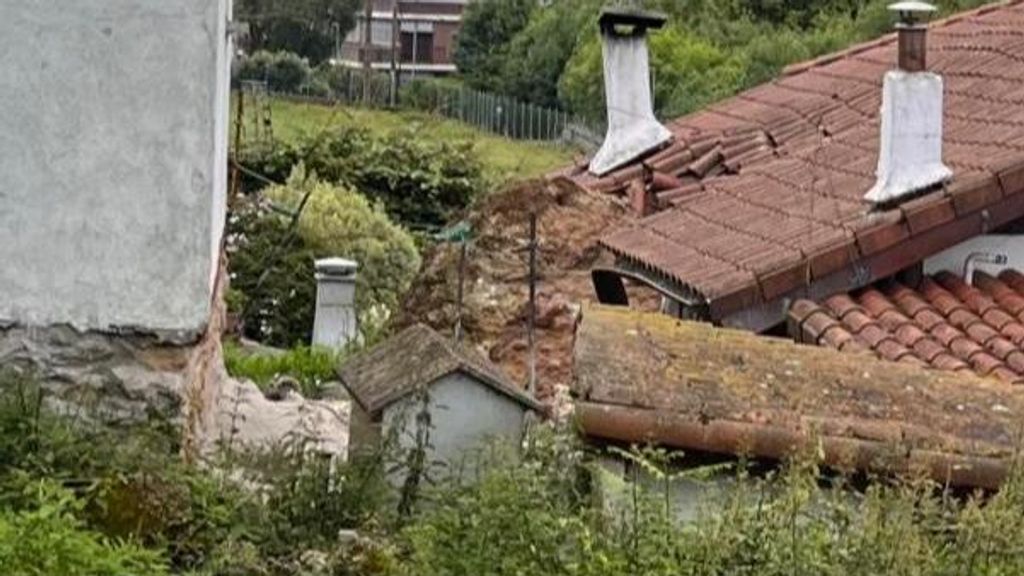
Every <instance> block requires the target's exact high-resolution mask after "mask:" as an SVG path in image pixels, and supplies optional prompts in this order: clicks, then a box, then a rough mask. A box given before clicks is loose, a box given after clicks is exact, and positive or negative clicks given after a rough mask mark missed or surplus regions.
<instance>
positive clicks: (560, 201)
mask: <svg viewBox="0 0 1024 576" xmlns="http://www.w3.org/2000/svg"><path fill="white" fill-rule="evenodd" d="M532 211H535V212H536V213H537V238H538V243H539V244H540V248H539V250H538V271H539V283H538V285H537V297H538V311H537V333H536V335H537V339H536V342H537V372H538V389H537V396H538V397H540V398H548V397H550V396H551V395H552V394H553V392H554V391H555V389H556V388H559V387H563V388H564V387H568V386H569V384H570V381H571V380H572V374H571V369H572V362H571V358H572V339H573V331H574V328H575V323H576V310H577V304H578V303H579V302H586V301H591V300H593V299H594V289H593V285H592V283H591V269H592V268H593V267H594V266H596V265H600V264H611V258H610V256H608V255H607V254H603V253H602V251H601V250H599V249H598V247H597V239H598V238H599V237H600V236H601V234H603V233H604V232H605V231H607V230H608V229H609V228H611V227H613V226H615V225H617V224H619V223H621V222H623V221H625V220H628V219H630V218H631V216H630V215H629V214H628V213H627V211H626V210H624V209H623V207H622V206H621V205H619V204H618V203H616V202H615V201H614V199H613V198H611V197H606V196H600V195H595V194H589V193H587V192H586V191H584V190H581V189H580V188H579V187H577V186H572V185H566V184H565V183H542V182H527V183H523V184H520V185H516V186H510V187H508V188H505V189H502V190H497V191H495V192H493V193H490V194H488V195H487V196H486V197H485V198H483V199H482V200H481V201H480V202H479V203H478V204H477V205H476V206H474V208H473V210H472V212H471V213H470V214H468V215H467V218H468V220H469V222H470V223H471V225H472V227H473V231H474V234H475V236H474V238H473V240H472V242H471V243H470V245H469V257H468V260H467V267H466V269H467V272H466V283H465V309H464V316H463V318H464V328H465V330H466V339H467V341H471V342H472V343H473V344H475V345H477V346H479V347H480V348H481V349H482V350H486V351H487V354H488V357H489V358H490V359H491V360H492V361H493V362H494V363H495V364H497V365H499V366H500V367H501V368H502V370H503V371H504V372H505V373H506V374H508V375H509V376H510V377H511V378H512V379H513V380H515V381H516V382H521V383H525V382H526V381H527V373H528V370H527V366H528V360H527V358H528V348H527V337H526V314H527V303H528V299H529V295H528V283H527V274H528V271H529V263H528V258H529V253H528V252H527V251H526V250H525V247H526V245H527V242H528V239H529V216H530V212H532ZM458 252H459V251H458V249H457V248H456V247H452V246H446V245H437V246H433V247H431V248H429V249H428V250H427V251H426V253H425V254H424V257H423V268H422V271H421V272H420V275H419V278H418V279H417V281H416V282H415V283H414V284H413V286H412V288H411V290H410V293H409V295H408V297H407V298H406V301H405V303H404V304H403V306H402V309H401V310H400V312H399V317H398V318H397V319H396V324H397V325H398V326H409V325H411V324H414V323H416V322H418V321H422V322H425V323H427V324H429V325H430V326H432V327H434V328H435V329H439V330H442V331H443V330H450V329H451V327H452V326H454V325H455V318H456V306H455V301H456V294H457V293H458V288H457V284H458V259H459V258H458Z"/></svg>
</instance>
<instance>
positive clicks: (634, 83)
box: [590, 8, 672, 176]
mask: <svg viewBox="0 0 1024 576" xmlns="http://www.w3.org/2000/svg"><path fill="white" fill-rule="evenodd" d="M598 22H599V24H600V26H601V39H602V43H603V44H602V53H603V54H604V92H605V100H606V104H607V108H608V132H607V134H606V136H605V139H604V144H602V145H601V149H600V150H599V151H598V152H597V154H596V155H595V156H594V158H593V159H592V160H591V161H590V171H591V172H593V173H594V174H596V175H598V176H602V175H604V174H607V173H608V172H611V171H612V170H615V169H616V168H619V167H621V166H623V165H625V164H628V163H629V162H630V161H632V160H635V159H636V158H637V157H639V156H641V155H643V154H644V153H646V152H649V151H651V150H653V149H655V148H657V147H658V146H660V145H662V144H663V143H665V142H667V141H668V140H670V139H671V138H672V133H671V132H669V131H668V129H667V128H665V127H664V126H662V125H661V123H659V122H658V120H657V119H656V118H655V117H654V106H653V101H652V98H651V75H650V56H649V54H648V51H647V30H649V29H656V28H660V27H661V26H662V25H664V23H665V17H664V16H663V15H661V14H652V13H647V12H639V11H635V10H628V9H612V8H606V9H605V10H604V11H602V13H601V18H600V20H599V21H598Z"/></svg>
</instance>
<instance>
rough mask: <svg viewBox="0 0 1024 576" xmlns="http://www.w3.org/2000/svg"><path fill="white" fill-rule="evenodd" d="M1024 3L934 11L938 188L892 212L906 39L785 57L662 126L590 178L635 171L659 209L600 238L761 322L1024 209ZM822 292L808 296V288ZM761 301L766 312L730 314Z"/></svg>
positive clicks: (654, 271)
mask: <svg viewBox="0 0 1024 576" xmlns="http://www.w3.org/2000/svg"><path fill="white" fill-rule="evenodd" d="M1022 30H1024V6H1022V5H1021V4H1020V2H1019V1H1018V2H1011V3H1008V4H1000V5H994V6H987V7H984V8H981V9H978V10H975V11H972V12H966V13H963V14H960V15H957V16H955V17H953V18H950V19H947V20H944V21H940V22H936V23H935V24H933V25H932V26H931V27H930V31H929V37H930V40H929V46H928V49H929V62H930V65H929V68H930V69H931V70H934V71H935V72H938V73H940V74H941V75H942V76H943V78H944V81H945V95H946V98H945V118H944V125H945V129H944V151H943V160H944V162H945V163H946V164H947V165H948V166H949V167H950V168H951V169H952V170H953V171H954V178H953V180H952V181H951V182H949V183H947V184H946V185H945V186H944V187H943V188H942V189H941V190H939V191H938V192H935V193H931V194H927V195H925V196H923V197H920V198H917V199H914V200H910V201H907V202H904V203H902V204H901V205H900V206H897V207H892V208H889V209H887V210H872V209H871V206H870V205H869V204H867V203H865V202H864V200H863V196H864V194H865V192H867V191H868V190H869V189H870V188H871V187H872V185H873V184H874V182H875V179H876V178H875V173H874V172H875V168H876V164H877V160H878V149H879V132H878V131H879V107H880V103H881V95H882V90H881V87H882V78H883V75H884V74H885V72H886V71H888V70H891V69H892V68H893V67H894V65H895V62H896V37H895V35H889V36H886V37H884V38H881V39H879V40H876V41H873V42H869V43H866V44H862V45H859V46H855V47H853V48H850V49H848V50H845V51H843V52H840V53H837V54H833V55H830V56H827V57H823V58H820V59H818V60H815V61H812V62H808V63H805V64H801V65H798V66H794V67H791V68H790V69H788V70H787V71H786V72H785V73H784V74H783V76H782V77H780V78H779V79H777V80H775V81H773V82H770V83H768V84H765V85H762V86H759V87H756V88H754V89H752V90H749V91H747V92H744V93H742V94H740V95H738V96H736V97H734V98H731V99H728V100H726V101H723V102H721V103H718V104H715V105H712V106H709V107H708V108H706V109H704V110H702V111H700V112H697V113H694V114H692V115H689V116H686V117H683V118H680V119H678V120H676V121H675V122H673V123H671V124H669V125H668V127H669V129H670V130H671V131H672V132H673V133H674V136H675V141H674V142H673V143H672V144H671V145H670V146H669V147H668V148H666V149H664V150H663V151H660V152H658V153H656V154H654V155H652V156H650V157H648V158H646V159H643V160H640V161H637V162H634V163H632V164H631V165H628V166H626V167H624V168H622V169H619V170H616V171H615V172H612V173H611V174H608V175H607V176H604V177H601V178H597V177H595V176H593V175H592V174H589V173H587V172H586V171H585V168H583V167H580V166H576V167H572V168H569V169H566V170H564V171H562V172H561V173H559V174H558V175H557V176H559V177H562V178H567V179H569V180H571V181H572V182H574V183H576V184H577V185H579V186H582V187H584V188H586V189H588V190H590V191H592V192H596V193H607V194H610V195H615V196H619V195H623V194H626V193H627V191H628V190H629V188H630V186H631V185H633V184H634V183H636V182H640V183H641V184H642V185H643V186H645V187H646V189H648V190H650V191H653V193H654V194H655V198H656V204H657V208H658V209H659V210H660V212H657V213H655V214H653V215H651V216H649V217H647V218H644V219H642V220H639V221H638V222H636V223H635V224H628V225H626V226H623V227H621V228H620V229H618V230H615V231H613V232H611V233H610V234H608V235H607V236H604V237H603V239H602V244H603V245H604V246H605V247H606V248H607V249H608V250H610V251H611V252H612V253H613V254H614V255H615V256H616V257H617V258H618V259H619V261H620V262H621V263H623V264H625V265H628V266H630V267H631V269H634V270H639V271H642V272H643V273H646V274H649V275H651V276H656V277H658V279H664V280H667V281H670V282H672V283H674V284H675V285H676V286H677V291H679V292H685V293H690V294H692V295H693V296H694V297H696V298H698V299H700V300H702V301H704V302H706V303H707V305H708V310H709V315H710V317H711V319H712V320H715V321H719V322H722V323H724V324H727V325H736V326H744V327H748V328H751V329H757V330H761V329H765V328H767V327H769V326H771V325H773V324H775V323H777V322H778V321H781V320H782V319H783V318H784V316H785V311H786V310H785V306H784V305H783V302H784V300H785V299H787V298H794V297H801V296H802V295H803V292H806V291H808V290H809V287H812V286H814V285H815V284H819V285H821V284H828V285H829V290H830V291H831V292H832V293H834V292H837V291H844V290H849V289H853V288H858V287H861V286H865V285H867V284H869V283H871V282H873V281H875V280H877V279H880V278H883V277H885V276H888V275H890V274H892V273H894V272H896V271H898V270H899V269H901V268H903V267H906V266H908V265H910V264H913V263H916V262H918V261H920V260H921V259H923V258H924V257H926V256H928V255H931V254H934V253H936V252H938V251H941V250H942V249H945V248H947V247H949V246H951V245H953V244H956V243H958V242H960V241H962V240H964V239H967V238H970V237H971V236H974V235H977V234H979V233H982V232H984V231H986V230H991V229H994V228H996V227H998V226H1000V225H1002V224H1004V223H1006V222H1008V221H1012V220H1014V219H1017V218H1019V217H1021V216H1024V146H1022V142H1024V128H1022V119H1024V61H1021V60H1020V59H1019V58H1017V57H1016V56H1015V54H1016V53H1017V52H1018V51H1019V49H1020V46H1021V31H1022ZM812 296H814V295H813V294H812ZM754 308H759V309H760V312H761V313H763V319H762V321H761V322H751V321H750V319H749V318H743V319H739V318H734V317H732V316H733V315H737V314H741V313H743V312H744V311H746V310H748V309H754Z"/></svg>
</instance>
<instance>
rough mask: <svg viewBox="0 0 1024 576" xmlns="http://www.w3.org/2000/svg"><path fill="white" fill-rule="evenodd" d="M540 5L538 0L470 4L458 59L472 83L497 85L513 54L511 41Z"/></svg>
mask: <svg viewBox="0 0 1024 576" xmlns="http://www.w3.org/2000/svg"><path fill="white" fill-rule="evenodd" d="M536 6H537V2H536V0H476V1H475V2H472V3H470V4H469V5H468V6H467V7H466V10H465V13H464V14H463V16H462V28H461V30H460V31H459V41H458V44H457V45H456V48H455V54H454V60H455V63H456V65H457V66H458V67H459V69H460V70H462V71H463V73H464V75H465V78H466V81H467V82H468V83H469V84H470V85H471V86H473V87H474V88H477V89H481V90H483V89H493V87H494V84H493V82H494V81H495V80H496V79H498V78H499V77H500V76H501V74H502V73H503V71H504V70H503V69H504V65H505V59H506V58H507V57H508V56H509V50H508V43H509V42H511V41H512V39H513V38H514V37H515V36H516V35H517V34H518V33H520V32H521V31H522V30H523V28H525V27H526V25H527V23H529V21H530V16H531V14H532V13H533V12H534V10H535V9H536Z"/></svg>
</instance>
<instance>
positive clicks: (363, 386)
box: [338, 324, 540, 414]
mask: <svg viewBox="0 0 1024 576" xmlns="http://www.w3.org/2000/svg"><path fill="white" fill-rule="evenodd" d="M456 372H462V373H464V374H467V375H469V376H472V377H473V378H475V379H476V380H478V381H480V382H481V383H483V384H484V385H486V386H489V387H490V388H492V389H494V390H495V391H497V392H499V393H501V394H503V395H505V396H507V397H509V398H511V399H513V400H515V401H517V402H519V403H520V404H523V405H524V406H527V407H529V408H532V409H539V408H540V404H539V403H538V402H537V401H536V400H535V399H533V398H531V397H530V396H529V395H527V394H526V393H525V392H523V391H522V390H521V389H520V388H519V387H518V386H517V385H516V384H515V382H512V381H511V380H510V379H509V378H508V377H507V376H506V375H505V374H504V373H502V371H501V370H500V369H499V368H498V367H497V366H495V365H494V364H493V363H491V362H490V361H489V360H487V359H486V358H484V357H483V356H482V355H480V354H479V353H478V352H476V351H475V350H473V349H472V348H470V347H468V346H465V345H462V344H456V343H453V342H452V341H451V340H449V339H448V338H445V337H443V336H441V335H440V334H438V333H437V332H435V331H434V330H432V329H431V328H428V327H427V326H425V325H423V324H415V325H413V326H410V327H409V328H406V329H405V330H403V331H402V332H400V333H398V334H397V335H395V336H394V337H392V338H390V339H388V340H387V341H385V342H383V343H381V344H379V345H377V346H375V347H373V348H372V349H370V350H368V351H366V352H364V353H362V354H359V355H357V356H356V357H354V358H352V359H350V360H349V361H347V362H346V363H345V364H344V365H343V366H342V367H341V369H340V370H338V376H339V377H340V378H341V381H342V383H343V384H344V385H345V387H346V388H348V390H349V392H350V393H351V394H352V396H353V397H354V398H355V400H356V401H357V402H359V404H360V405H361V406H362V407H363V408H364V409H365V410H366V411H367V412H369V413H370V414H377V413H378V412H379V411H380V410H383V409H384V408H386V407H387V406H389V405H390V404H392V403H393V402H395V401H397V400H400V399H402V398H404V397H405V396H408V395H409V394H412V393H413V392H414V391H415V390H416V389H417V387H419V386H429V385H430V384H433V383H434V382H436V381H437V380H438V379H440V378H443V377H444V376H447V375H449V374H453V373H456Z"/></svg>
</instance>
